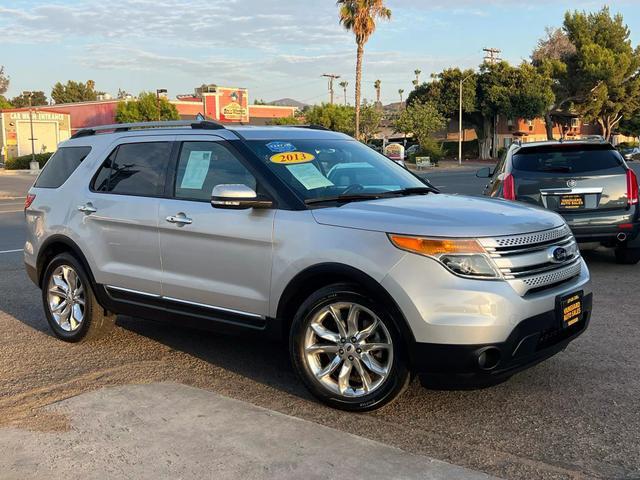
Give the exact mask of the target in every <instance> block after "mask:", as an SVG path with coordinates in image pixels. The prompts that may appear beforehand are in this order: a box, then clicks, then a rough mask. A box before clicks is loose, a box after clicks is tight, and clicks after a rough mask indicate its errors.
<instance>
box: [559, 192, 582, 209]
mask: <svg viewBox="0 0 640 480" xmlns="http://www.w3.org/2000/svg"><path fill="white" fill-rule="evenodd" d="M584 205H585V203H584V195H577V194H573V193H572V194H569V195H560V198H559V199H558V208H559V209H560V210H579V209H581V208H584Z"/></svg>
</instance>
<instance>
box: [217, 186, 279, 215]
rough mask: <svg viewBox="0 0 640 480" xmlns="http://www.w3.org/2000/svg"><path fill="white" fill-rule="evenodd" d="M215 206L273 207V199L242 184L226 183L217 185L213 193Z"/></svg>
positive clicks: (239, 207)
mask: <svg viewBox="0 0 640 480" xmlns="http://www.w3.org/2000/svg"><path fill="white" fill-rule="evenodd" d="M211 206H212V207H213V208H228V209H234V210H244V209H247V208H271V207H273V201H272V200H269V199H267V198H260V197H258V195H257V194H256V192H255V191H254V190H253V189H252V188H249V187H247V186H246V185H242V184H234V183H226V184H221V185H216V186H215V187H214V188H213V192H212V193H211Z"/></svg>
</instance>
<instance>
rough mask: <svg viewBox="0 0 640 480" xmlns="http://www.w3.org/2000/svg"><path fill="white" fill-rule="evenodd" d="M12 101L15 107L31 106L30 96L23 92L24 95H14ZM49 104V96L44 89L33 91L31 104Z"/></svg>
mask: <svg viewBox="0 0 640 480" xmlns="http://www.w3.org/2000/svg"><path fill="white" fill-rule="evenodd" d="M11 103H12V104H13V106H14V107H15V108H23V107H27V106H29V96H28V95H25V94H24V93H23V94H22V95H18V96H17V97H13V98H12V99H11ZM48 104H49V102H48V101H47V96H46V95H45V94H44V92H43V91H37V92H33V95H32V96H31V105H33V106H40V105H48Z"/></svg>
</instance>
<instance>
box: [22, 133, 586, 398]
mask: <svg viewBox="0 0 640 480" xmlns="http://www.w3.org/2000/svg"><path fill="white" fill-rule="evenodd" d="M156 127H163V128H156ZM25 216H26V224H27V240H26V243H25V247H24V259H25V265H26V270H27V273H28V275H29V277H30V278H31V279H32V280H33V282H35V284H36V285H37V286H38V287H40V288H41V290H42V302H43V306H44V311H45V315H46V318H47V321H48V323H49V325H50V327H51V329H52V331H53V332H54V334H55V335H56V336H57V337H58V338H60V339H62V340H64V341H67V342H80V341H86V340H89V339H93V338H97V337H99V336H101V335H105V334H106V333H107V332H108V331H109V329H110V328H112V327H113V325H114V319H115V315H116V314H127V315H132V316H137V317H143V318H149V319H157V320H166V321H176V322H177V324H178V325H180V326H181V327H196V328H202V329H211V330H216V331H222V332H251V333H253V334H254V335H259V336H262V337H264V338H283V339H288V347H289V352H290V355H291V361H292V364H293V367H294V369H295V371H296V372H297V374H298V375H299V377H300V378H301V380H302V382H304V384H305V385H306V386H307V388H308V389H309V390H310V391H311V392H312V393H313V394H314V395H315V396H316V397H318V398H319V399H321V400H322V401H324V402H326V403H327V404H329V405H331V406H333V407H337V408H342V409H345V410H354V411H364V410H371V409H375V408H378V407H380V406H382V405H384V404H386V403H388V402H390V401H391V400H393V399H394V398H396V397H397V396H398V395H399V394H400V393H401V392H402V391H403V390H404V389H405V388H406V387H407V385H408V383H409V380H410V378H411V372H416V373H418V374H421V375H422V378H423V380H424V381H425V382H426V383H427V384H429V382H437V381H438V379H444V380H446V381H451V382H453V383H454V384H455V383H456V382H458V381H464V382H469V381H472V384H473V385H477V384H483V385H486V384H491V383H495V382H498V381H503V380H504V379H506V378H508V377H510V376H511V375H513V374H514V373H516V372H518V371H519V370H522V369H524V368H527V367H529V366H531V365H533V364H535V363H537V362H539V361H541V360H544V359H546V358H548V357H550V356H552V355H554V354H556V353H558V352H560V351H561V350H563V349H564V348H565V347H566V345H567V344H568V343H569V342H571V341H572V340H574V339H575V338H576V337H577V336H578V335H580V334H581V333H582V332H583V331H584V330H585V329H586V328H587V325H588V322H589V317H590V313H591V306H592V290H591V284H590V280H589V271H588V269H587V266H586V264H585V263H584V261H583V259H582V258H581V256H580V253H579V251H578V248H577V246H576V243H575V241H574V238H573V236H572V234H571V231H570V230H569V228H568V227H567V225H566V224H565V222H564V220H563V219H562V218H561V217H560V216H559V215H557V214H555V213H553V212H548V211H544V210H541V209H537V208H531V207H528V206H526V205H523V204H516V203H510V202H504V201H500V200H492V199H482V198H471V197H469V198H467V197H461V196H455V195H453V196H450V195H441V194H438V193H437V192H436V191H435V190H434V189H433V188H431V187H429V186H428V185H427V184H425V183H423V182H422V181H421V180H420V179H419V178H417V177H416V176H414V175H413V174H411V173H410V172H408V171H407V170H405V169H403V168H400V167H399V166H397V165H395V164H394V163H393V162H390V161H388V159H386V158H385V157H383V156H382V155H380V154H378V153H376V152H374V151H373V150H371V149H369V148H367V147H366V146H365V145H362V144H361V143H359V142H357V141H355V140H353V139H352V138H350V137H347V136H346V135H342V134H339V133H335V132H330V131H324V130H319V129H314V128H299V127H243V126H237V127H229V128H225V127H223V126H222V125H219V124H217V123H214V122H195V123H192V124H191V123H188V122H187V123H185V122H173V123H168V122H162V123H157V124H156V123H149V124H119V125H112V126H105V127H96V128H91V129H85V130H81V131H79V132H78V133H76V134H75V135H74V136H73V137H72V138H71V139H70V140H67V141H65V142H63V143H62V144H61V145H60V148H59V149H58V150H57V152H56V153H55V155H54V156H53V157H52V158H51V160H49V162H48V163H47V165H46V167H45V168H44V170H43V171H42V173H41V174H40V176H39V177H38V179H37V180H36V182H35V185H34V186H33V188H31V189H30V190H29V193H28V197H27V200H26V203H25ZM230 341H236V340H230ZM69 355H71V356H72V353H71V352H70V353H69Z"/></svg>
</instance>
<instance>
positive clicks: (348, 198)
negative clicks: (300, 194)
mask: <svg viewBox="0 0 640 480" xmlns="http://www.w3.org/2000/svg"><path fill="white" fill-rule="evenodd" d="M390 193H392V192H378V193H348V194H346V195H335V196H331V197H321V198H308V199H307V200H305V201H304V203H306V204H307V205H312V204H314V203H328V202H338V203H347V202H357V201H359V200H377V199H378V198H386V197H389V196H391V195H389V194H390Z"/></svg>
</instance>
